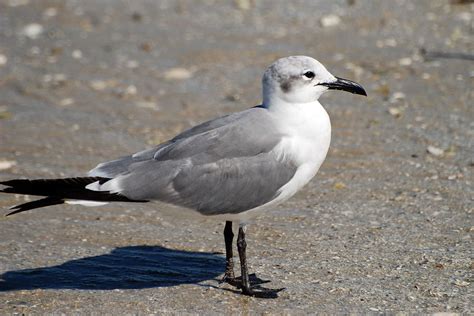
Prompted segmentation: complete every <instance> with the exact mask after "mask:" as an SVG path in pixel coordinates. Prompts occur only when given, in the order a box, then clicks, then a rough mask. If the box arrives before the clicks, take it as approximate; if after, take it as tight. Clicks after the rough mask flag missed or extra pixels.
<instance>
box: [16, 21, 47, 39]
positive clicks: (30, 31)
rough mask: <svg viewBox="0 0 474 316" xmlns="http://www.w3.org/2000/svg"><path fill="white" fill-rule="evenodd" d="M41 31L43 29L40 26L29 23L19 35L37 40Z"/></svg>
mask: <svg viewBox="0 0 474 316" xmlns="http://www.w3.org/2000/svg"><path fill="white" fill-rule="evenodd" d="M43 31H44V28H43V26H42V25H41V24H38V23H31V24H28V25H26V26H25V27H24V28H23V30H22V32H21V33H22V34H23V35H25V36H26V37H28V38H30V39H37V38H38V37H40V35H41V34H42V33H43Z"/></svg>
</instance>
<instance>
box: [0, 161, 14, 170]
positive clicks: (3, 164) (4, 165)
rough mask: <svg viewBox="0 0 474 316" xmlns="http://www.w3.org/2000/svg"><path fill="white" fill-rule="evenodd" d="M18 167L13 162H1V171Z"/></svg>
mask: <svg viewBox="0 0 474 316" xmlns="http://www.w3.org/2000/svg"><path fill="white" fill-rule="evenodd" d="M15 165H16V161H13V160H0V170H7V169H10V168H11V167H13V166H15Z"/></svg>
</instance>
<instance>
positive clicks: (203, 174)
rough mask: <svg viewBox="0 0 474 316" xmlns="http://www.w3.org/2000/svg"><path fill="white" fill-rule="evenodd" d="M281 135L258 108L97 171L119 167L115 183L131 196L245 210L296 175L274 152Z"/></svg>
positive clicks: (212, 209) (218, 210)
mask: <svg viewBox="0 0 474 316" xmlns="http://www.w3.org/2000/svg"><path fill="white" fill-rule="evenodd" d="M281 138H282V135H281V133H280V132H279V131H278V130H276V129H275V127H274V124H272V122H271V118H270V114H269V113H268V112H267V110H266V109H263V108H252V109H249V110H247V111H243V112H240V113H235V114H231V115H228V116H225V117H222V118H218V119H215V120H212V121H209V122H206V123H203V124H201V125H198V126H196V127H194V128H192V129H190V130H187V131H185V132H183V133H181V134H179V135H178V136H176V137H175V138H173V139H172V140H170V141H168V142H166V143H163V144H161V145H159V146H157V147H155V148H153V149H148V150H145V151H142V152H140V153H137V154H135V155H133V156H128V157H124V158H122V159H119V160H115V161H112V162H109V163H105V164H102V165H99V166H98V167H97V168H96V169H94V170H93V171H92V174H95V172H99V173H100V172H104V173H107V174H108V176H110V173H114V176H115V177H117V176H118V177H117V178H115V179H113V180H111V184H112V182H115V183H116V184H117V185H118V187H120V192H121V194H123V195H125V196H127V197H128V198H130V199H141V200H143V199H147V200H160V201H163V202H167V203H172V204H175V205H180V206H184V207H188V208H192V209H195V210H197V211H199V212H201V213H202V214H205V215H214V214H225V213H240V212H243V211H246V210H249V209H252V208H255V207H257V206H260V205H262V204H265V203H267V202H269V201H271V200H272V199H273V198H275V197H276V195H277V194H278V189H279V188H281V187H282V186H283V185H285V184H286V183H287V182H288V181H290V179H291V178H292V177H293V176H294V174H295V172H296V166H295V165H293V164H292V163H291V162H290V161H284V160H282V159H280V158H279V157H277V155H276V154H275V153H274V152H272V150H273V149H274V148H275V146H276V145H277V144H278V143H279V142H280V141H281ZM236 144H238V145H236ZM106 185H107V184H106Z"/></svg>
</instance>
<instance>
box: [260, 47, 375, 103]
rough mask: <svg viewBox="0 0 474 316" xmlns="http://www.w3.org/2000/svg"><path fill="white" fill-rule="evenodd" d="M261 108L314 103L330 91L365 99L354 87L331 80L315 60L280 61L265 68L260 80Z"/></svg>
mask: <svg viewBox="0 0 474 316" xmlns="http://www.w3.org/2000/svg"><path fill="white" fill-rule="evenodd" d="M262 87H263V104H265V105H269V104H270V103H271V102H276V101H277V100H281V101H284V102H287V103H308V102H314V101H316V100H317V99H318V98H319V97H320V96H321V94H323V93H324V92H325V91H327V90H329V89H337V90H345V91H349V92H352V93H355V94H361V95H367V94H366V93H365V90H364V89H363V88H362V87H361V86H360V85H359V84H357V83H355V82H353V81H350V80H347V79H342V78H338V77H335V76H333V75H332V74H331V73H330V72H329V71H327V69H326V68H325V67H324V66H323V65H322V64H321V63H320V62H319V61H317V60H316V59H314V58H311V57H308V56H290V57H285V58H280V59H278V60H277V61H275V62H274V63H273V64H271V65H270V67H268V68H267V70H266V71H265V73H264V75H263V79H262Z"/></svg>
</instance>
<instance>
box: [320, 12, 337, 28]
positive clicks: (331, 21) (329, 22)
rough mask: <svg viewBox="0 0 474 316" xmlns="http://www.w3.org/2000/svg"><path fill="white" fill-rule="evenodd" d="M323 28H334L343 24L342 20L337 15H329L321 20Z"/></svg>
mask: <svg viewBox="0 0 474 316" xmlns="http://www.w3.org/2000/svg"><path fill="white" fill-rule="evenodd" d="M320 23H321V26H322V27H333V26H336V25H339V24H340V23H341V18H340V17H339V16H337V15H335V14H328V15H325V16H323V17H322V18H321V20H320Z"/></svg>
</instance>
